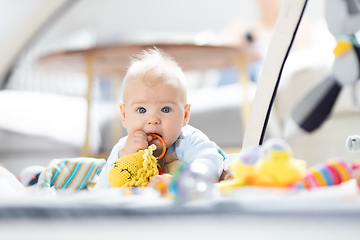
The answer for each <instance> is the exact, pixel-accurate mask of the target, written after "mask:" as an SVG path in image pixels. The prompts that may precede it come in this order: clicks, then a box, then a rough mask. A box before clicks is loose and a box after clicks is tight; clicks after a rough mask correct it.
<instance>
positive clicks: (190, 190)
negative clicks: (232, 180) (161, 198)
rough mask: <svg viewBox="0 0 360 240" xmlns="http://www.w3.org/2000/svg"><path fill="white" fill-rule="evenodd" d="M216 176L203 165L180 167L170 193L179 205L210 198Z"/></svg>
mask: <svg viewBox="0 0 360 240" xmlns="http://www.w3.org/2000/svg"><path fill="white" fill-rule="evenodd" d="M216 179H217V178H216V174H215V173H214V172H213V171H212V170H211V169H210V168H209V167H208V166H207V165H205V164H203V163H196V162H195V163H193V164H191V165H180V166H179V167H178V168H177V169H176V170H175V172H174V175H173V178H172V180H171V183H170V186H169V191H170V193H171V194H172V195H173V197H174V198H175V200H176V201H177V202H178V203H184V202H187V201H191V200H197V199H203V198H208V197H210V195H211V193H212V191H213V184H214V183H215V182H216Z"/></svg>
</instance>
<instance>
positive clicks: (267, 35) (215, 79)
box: [0, 0, 360, 175]
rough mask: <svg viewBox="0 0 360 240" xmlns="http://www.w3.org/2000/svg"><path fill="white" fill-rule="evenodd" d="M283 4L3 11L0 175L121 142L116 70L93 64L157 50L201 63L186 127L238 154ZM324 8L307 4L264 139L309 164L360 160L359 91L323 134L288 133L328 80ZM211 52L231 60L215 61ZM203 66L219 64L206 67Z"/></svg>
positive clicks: (9, 4)
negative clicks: (297, 111)
mask: <svg viewBox="0 0 360 240" xmlns="http://www.w3.org/2000/svg"><path fill="white" fill-rule="evenodd" d="M280 5H281V1H280V0H236V1H235V0H223V1H214V0H207V1H205V0H199V1H190V0H183V1H175V0H138V1H130V0H102V1H101V0H73V1H68V0H52V1H47V0H15V1H14V0H3V1H0V13H1V14H0V18H1V21H0V42H1V44H0V45H1V47H0V48H1V52H2V59H1V60H0V74H1V75H0V77H1V78H0V86H1V90H0V164H1V165H3V166H4V167H5V168H7V169H8V170H10V171H11V172H13V173H14V174H15V175H18V174H19V172H20V171H21V170H22V169H23V168H25V167H27V166H30V165H43V166H46V165H47V164H48V163H49V162H50V161H51V160H52V159H54V158H65V157H79V156H92V157H103V158H105V159H106V158H107V156H108V155H109V153H110V151H111V149H112V147H113V146H114V144H115V143H116V142H117V141H118V140H119V138H120V137H121V136H123V135H125V134H126V131H125V130H124V129H123V128H122V126H121V122H120V118H119V108H118V104H119V103H120V102H121V94H120V93H121V79H122V77H123V71H116V69H115V70H106V69H105V68H104V69H105V70H101V69H100V67H98V66H99V65H101V66H106V64H113V65H115V66H116V65H117V64H118V65H120V63H115V64H114V63H108V62H107V61H110V60H109V59H108V58H106V57H107V55H101V54H98V55H96V54H95V53H98V52H100V53H101V51H102V50H106V51H107V52H111V53H112V54H113V55H112V57H114V56H115V55H116V54H117V53H119V54H120V55H126V53H128V52H127V50H126V49H127V48H126V46H127V47H129V46H136V47H140V48H141V47H144V46H152V45H160V46H161V44H165V45H171V46H173V48H174V49H175V50H174V54H175V53H176V51H180V52H181V51H182V48H181V47H182V46H184V45H186V46H191V49H194V51H188V52H186V54H187V55H186V56H185V57H186V58H185V59H187V61H188V62H191V60H194V59H195V60H196V61H199V66H200V65H201V61H204V64H202V65H201V67H196V66H197V65H196V64H194V67H189V68H185V67H184V68H185V69H184V70H185V73H186V76H187V81H188V82H187V87H188V101H189V103H191V104H192V111H191V117H190V122H189V123H190V124H191V125H193V126H195V127H197V128H199V129H200V130H202V131H203V132H204V133H206V134H207V135H208V136H209V138H210V139H211V140H213V141H215V142H216V143H217V144H218V145H219V146H220V147H221V148H223V149H224V150H225V151H226V152H228V153H232V152H238V151H239V150H240V149H241V145H242V139H243V134H244V129H245V126H246V121H247V117H248V114H249V109H250V107H251V101H252V98H253V97H254V94H255V91H256V84H257V81H258V79H259V76H260V73H261V68H262V65H263V62H264V59H265V57H266V53H267V49H268V46H269V43H270V40H271V36H272V33H273V30H274V27H275V24H276V19H277V14H278V12H279V9H280ZM324 9H325V1H324V0H316V1H309V2H308V5H307V8H306V11H305V15H304V18H303V20H302V23H301V25H300V28H299V31H298V34H297V37H296V40H295V42H294V45H293V47H292V50H291V53H290V55H289V58H288V61H287V62H286V65H285V68H284V72H283V74H282V79H281V83H280V86H279V89H278V94H277V97H276V100H275V103H274V106H273V109H272V114H271V118H270V122H269V125H268V128H267V132H266V138H270V137H280V138H283V139H285V140H286V141H287V142H288V143H289V144H290V145H291V147H292V148H293V151H294V156H295V157H296V158H301V159H304V160H306V161H307V162H308V164H309V165H313V164H315V163H317V162H322V161H324V160H326V159H327V158H330V157H344V158H346V160H348V161H349V162H350V161H352V160H354V159H356V158H358V157H359V154H357V153H350V152H348V151H347V150H346V148H345V141H346V138H347V136H348V135H352V134H357V133H359V132H360V131H359V129H360V124H359V123H360V122H359V111H358V109H357V107H356V105H354V103H353V101H352V94H351V91H352V88H354V86H349V89H348V88H347V87H345V88H344V89H343V91H342V92H341V95H340V97H339V99H338V100H337V102H336V105H335V108H334V111H333V112H332V113H331V115H330V117H329V119H327V121H326V122H325V123H324V124H323V125H322V126H321V127H320V128H319V129H317V130H316V131H314V132H312V133H311V134H309V133H301V134H286V133H285V129H286V125H287V121H288V119H289V116H290V114H291V112H292V110H293V108H294V106H295V104H296V103H297V102H298V101H299V100H300V99H301V98H302V97H303V96H304V95H305V94H306V93H307V92H308V91H309V90H310V89H311V88H313V87H314V86H315V85H316V84H317V83H318V82H320V81H322V80H323V79H324V78H325V77H326V76H327V75H329V74H330V72H331V69H332V65H333V62H334V55H333V49H334V47H335V46H336V41H335V38H334V36H333V35H332V34H331V33H330V32H329V30H328V26H327V22H326V19H325V10H324ZM207 46H208V47H209V48H207V50H206V51H205V52H202V53H201V52H200V53H197V52H196V49H204V48H203V47H207ZM108 47H110V48H108ZM217 47H226V48H227V49H226V51H219V52H216V51H217V50H216V49H217ZM229 49H230V51H229ZM171 51H172V50H171ZM171 51H170V50H169V52H171ZM130 52H131V53H133V51H129V53H130ZM234 52H237V53H238V54H237V55H236V56H237V57H234V56H233V55H234V54H232V53H234ZM183 53H184V54H185V51H183ZM197 54H198V55H197ZM199 54H203V56H202V57H199ZM89 56H91V57H89ZM94 56H95V57H94ZM207 56H211V57H207ZM197 57H199V60H197ZM114 58H116V57H114ZM174 58H175V60H179V59H177V58H176V54H175V55H174ZM207 58H214V59H215V58H216V59H217V60H219V62H220V63H219V64H218V65H216V64H209V65H206V64H205V62H206V61H205V60H206V59H207ZM123 59H124V58H122V60H123ZM222 59H224V61H222ZM125 60H128V56H127V55H126V56H125ZM185 62H186V61H185ZM181 63H182V62H181V61H180V66H181V65H182V64H181ZM126 64H127V62H126V61H125V63H122V65H125V66H126ZM195 65H196V66H195ZM97 67H98V68H97Z"/></svg>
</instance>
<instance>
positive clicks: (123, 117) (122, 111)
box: [120, 103, 126, 128]
mask: <svg viewBox="0 0 360 240" xmlns="http://www.w3.org/2000/svg"><path fill="white" fill-rule="evenodd" d="M120 114H121V121H122V125H123V126H124V128H126V126H125V104H123V103H121V104H120Z"/></svg>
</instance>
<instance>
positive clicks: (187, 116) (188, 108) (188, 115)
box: [183, 104, 191, 127]
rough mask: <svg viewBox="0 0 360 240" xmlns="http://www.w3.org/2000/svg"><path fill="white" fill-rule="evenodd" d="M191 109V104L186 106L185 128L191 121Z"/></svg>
mask: <svg viewBox="0 0 360 240" xmlns="http://www.w3.org/2000/svg"><path fill="white" fill-rule="evenodd" d="M190 107H191V104H186V105H185V108H184V123H183V127H184V126H186V124H187V123H188V121H189V119H190Z"/></svg>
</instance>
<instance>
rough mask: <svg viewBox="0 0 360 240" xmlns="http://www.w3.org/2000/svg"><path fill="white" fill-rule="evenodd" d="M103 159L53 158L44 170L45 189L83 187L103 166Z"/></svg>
mask: <svg viewBox="0 0 360 240" xmlns="http://www.w3.org/2000/svg"><path fill="white" fill-rule="evenodd" d="M105 163H106V161H105V160H104V159H96V158H86V157H80V158H64V159H54V160H52V161H51V162H50V164H49V166H48V167H47V169H46V171H45V179H44V185H45V191H51V190H50V189H63V190H64V191H66V192H74V191H76V190H79V189H82V188H84V187H85V186H86V185H87V184H88V183H89V182H90V181H91V180H92V179H93V178H94V176H96V175H98V174H100V172H101V170H102V169H103V167H104V166H105Z"/></svg>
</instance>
